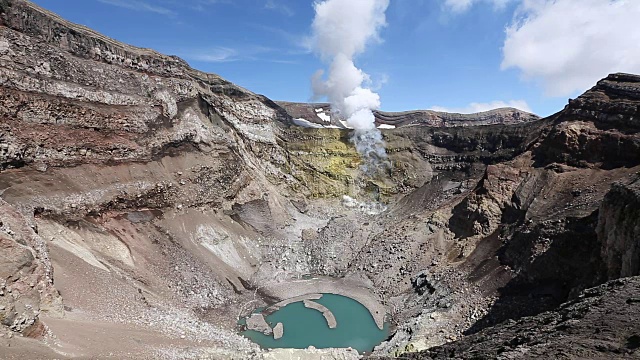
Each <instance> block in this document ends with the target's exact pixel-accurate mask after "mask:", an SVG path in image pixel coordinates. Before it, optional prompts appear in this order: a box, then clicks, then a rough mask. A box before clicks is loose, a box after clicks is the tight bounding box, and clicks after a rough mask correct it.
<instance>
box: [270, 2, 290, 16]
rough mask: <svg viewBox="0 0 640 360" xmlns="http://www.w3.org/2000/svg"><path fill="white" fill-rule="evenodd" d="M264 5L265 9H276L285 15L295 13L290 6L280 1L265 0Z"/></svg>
mask: <svg viewBox="0 0 640 360" xmlns="http://www.w3.org/2000/svg"><path fill="white" fill-rule="evenodd" d="M264 7H265V9H269V10H274V11H278V12H280V13H282V14H283V15H286V16H293V15H295V13H294V12H293V10H292V9H291V8H290V7H288V6H287V5H285V4H283V3H281V2H280V1H276V0H267V2H266V3H265V4H264Z"/></svg>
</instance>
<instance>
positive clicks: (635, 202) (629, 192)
mask: <svg viewBox="0 0 640 360" xmlns="http://www.w3.org/2000/svg"><path fill="white" fill-rule="evenodd" d="M597 232H598V239H599V240H600V242H601V243H602V257H603V260H604V264H605V268H606V272H605V274H606V276H607V278H609V279H617V278H620V277H626V276H633V275H638V274H640V181H639V180H638V178H637V175H636V179H635V180H633V181H632V182H630V183H627V184H625V183H616V184H614V185H613V186H612V188H611V191H609V193H607V195H606V196H605V198H604V201H603V202H602V205H601V206H600V211H599V219H598V228H597Z"/></svg>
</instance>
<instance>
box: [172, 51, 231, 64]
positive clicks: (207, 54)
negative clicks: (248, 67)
mask: <svg viewBox="0 0 640 360" xmlns="http://www.w3.org/2000/svg"><path fill="white" fill-rule="evenodd" d="M182 56H184V57H185V58H186V59H188V60H195V61H202V62H213V63H215V62H231V61H237V60H240V57H239V56H238V51H237V50H236V49H232V48H228V47H215V48H211V49H207V50H200V51H195V52H192V53H185V54H184V55H182Z"/></svg>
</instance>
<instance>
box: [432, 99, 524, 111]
mask: <svg viewBox="0 0 640 360" xmlns="http://www.w3.org/2000/svg"><path fill="white" fill-rule="evenodd" d="M505 107H511V108H516V109H519V110H522V111H526V112H529V113H533V111H532V110H531V108H530V107H529V104H527V102H526V101H524V100H510V101H506V102H505V101H500V100H497V101H492V102H488V103H471V104H469V105H467V106H465V107H463V108H446V107H442V106H432V107H431V108H430V109H429V110H433V111H441V112H448V113H458V114H473V113H479V112H483V111H489V110H493V109H499V108H505Z"/></svg>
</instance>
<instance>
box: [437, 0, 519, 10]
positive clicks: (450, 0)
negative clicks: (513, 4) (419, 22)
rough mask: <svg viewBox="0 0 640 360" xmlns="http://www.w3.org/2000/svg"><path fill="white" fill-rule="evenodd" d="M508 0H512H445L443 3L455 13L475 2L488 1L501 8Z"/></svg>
mask: <svg viewBox="0 0 640 360" xmlns="http://www.w3.org/2000/svg"><path fill="white" fill-rule="evenodd" d="M509 1H512V0H445V1H444V5H445V7H447V8H448V9H450V10H451V11H453V12H455V13H462V12H465V11H467V10H469V9H470V8H471V6H473V5H474V4H475V3H479V2H485V3H490V4H492V5H493V6H494V7H495V8H496V9H502V8H504V7H505V6H506V5H507V3H508V2H509Z"/></svg>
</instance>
